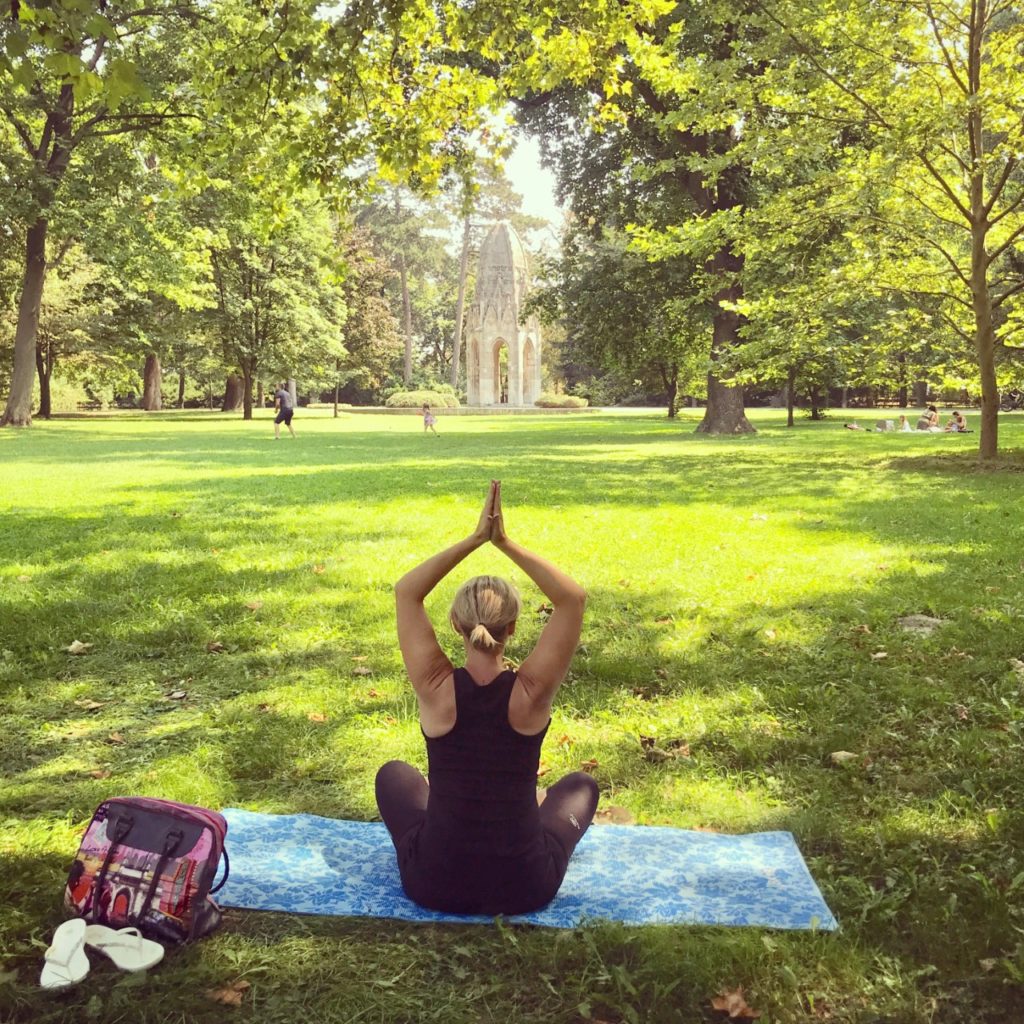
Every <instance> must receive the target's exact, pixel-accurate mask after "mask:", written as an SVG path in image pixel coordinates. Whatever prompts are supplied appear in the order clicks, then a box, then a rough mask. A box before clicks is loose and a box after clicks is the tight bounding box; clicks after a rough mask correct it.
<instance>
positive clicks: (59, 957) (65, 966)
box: [39, 917, 89, 988]
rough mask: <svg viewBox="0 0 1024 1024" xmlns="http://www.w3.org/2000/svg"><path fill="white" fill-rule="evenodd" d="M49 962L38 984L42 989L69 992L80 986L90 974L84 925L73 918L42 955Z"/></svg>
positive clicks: (59, 931)
mask: <svg viewBox="0 0 1024 1024" xmlns="http://www.w3.org/2000/svg"><path fill="white" fill-rule="evenodd" d="M43 958H44V960H45V961H46V962H45V963H44V964H43V973H42V974H40V975H39V984H40V985H42V987H43V988H67V987H68V986H69V985H77V984H78V982H80V981H81V980H82V979H83V978H84V977H85V976H86V975H87V974H88V973H89V958H88V957H87V956H86V955H85V921H83V920H82V919H81V918H80V917H73V918H72V919H71V920H70V921H65V922H64V923H63V924H62V925H60V926H59V927H58V928H57V930H56V931H55V932H54V933H53V942H52V943H51V944H50V948H49V949H48V950H47V951H46V953H45V954H43Z"/></svg>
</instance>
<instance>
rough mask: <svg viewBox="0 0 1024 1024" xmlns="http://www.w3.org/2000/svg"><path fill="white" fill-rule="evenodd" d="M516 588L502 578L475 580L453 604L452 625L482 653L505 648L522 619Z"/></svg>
mask: <svg viewBox="0 0 1024 1024" xmlns="http://www.w3.org/2000/svg"><path fill="white" fill-rule="evenodd" d="M519 609H520V601H519V594H518V592H517V591H516V588H515V587H513V586H512V584H511V583H509V582H508V580H503V579H502V578H501V577H500V576H474V577H473V579H471V580H467V581H466V582H465V583H463V584H462V586H461V587H459V589H458V591H457V592H456V594H455V600H454V601H452V608H451V612H450V615H451V620H452V625H453V626H454V627H455V629H456V630H458V632H459V633H461V634H462V635H463V636H464V637H465V638H466V639H467V640H468V641H469V642H470V644H471V645H472V646H473V647H474V648H475V649H476V650H478V651H486V652H487V653H490V652H492V651H496V650H497V649H498V648H499V647H502V646H503V645H504V643H505V641H506V639H508V630H509V627H510V626H511V625H512V623H513V622H515V621H516V619H517V618H519Z"/></svg>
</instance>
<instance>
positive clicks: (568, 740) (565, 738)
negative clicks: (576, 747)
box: [558, 732, 576, 747]
mask: <svg viewBox="0 0 1024 1024" xmlns="http://www.w3.org/2000/svg"><path fill="white" fill-rule="evenodd" d="M575 742H576V741H575V740H574V739H573V738H572V737H571V736H570V735H569V734H568V733H567V732H564V733H562V735H561V736H559V737H558V745H559V746H560V747H571V746H572V745H573V743H575Z"/></svg>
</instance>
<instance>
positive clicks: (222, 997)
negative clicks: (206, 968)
mask: <svg viewBox="0 0 1024 1024" xmlns="http://www.w3.org/2000/svg"><path fill="white" fill-rule="evenodd" d="M250 988H251V986H250V984H249V982H247V981H242V980H239V981H233V982H231V984H230V985H225V986H224V987H223V988H208V989H207V990H206V992H205V993H204V995H205V996H206V998H207V999H212V1000H213V1001H214V1002H215V1003H221V1004H223V1005H224V1006H241V1005H242V997H243V996H244V995H245V993H246V992H248V991H249V989H250Z"/></svg>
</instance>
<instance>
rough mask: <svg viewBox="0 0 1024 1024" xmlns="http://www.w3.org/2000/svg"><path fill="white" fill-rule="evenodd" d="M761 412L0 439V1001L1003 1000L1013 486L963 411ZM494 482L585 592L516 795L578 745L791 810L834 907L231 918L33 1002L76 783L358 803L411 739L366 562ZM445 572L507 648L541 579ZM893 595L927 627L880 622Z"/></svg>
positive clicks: (642, 802)
mask: <svg viewBox="0 0 1024 1024" xmlns="http://www.w3.org/2000/svg"><path fill="white" fill-rule="evenodd" d="M754 416H755V419H756V422H757V424H758V427H759V430H760V433H759V434H758V435H757V436H756V437H750V438H721V439H713V438H703V437H697V436H695V435H693V434H692V433H691V430H692V427H693V425H694V423H695V421H694V419H693V417H692V416H689V417H688V418H686V417H684V419H683V420H682V421H681V422H680V423H678V424H672V423H669V422H667V421H666V420H664V419H663V418H659V417H652V416H644V415H632V414H631V415H626V416H621V417H618V416H603V415H593V414H587V415H586V416H585V417H566V416H550V417H507V418H506V417H447V418H443V419H442V420H441V422H440V424H439V426H440V428H441V429H442V434H443V436H442V437H441V438H438V439H433V438H430V439H429V440H425V439H424V438H423V437H422V436H421V434H422V432H421V430H420V427H419V422H418V420H417V419H416V418H415V417H365V416H356V415H353V416H350V417H348V418H346V419H344V420H342V421H334V420H332V419H331V418H329V417H328V416H325V415H322V414H319V413H310V412H308V411H302V423H301V427H300V437H299V439H298V440H297V441H296V442H294V443H292V442H291V441H290V440H289V441H282V442H279V443H277V444H275V443H274V442H273V441H270V440H269V435H270V428H269V423H268V421H267V420H266V418H265V417H264V418H263V419H261V420H258V421H257V422H256V423H253V424H245V423H243V422H242V421H240V420H237V419H234V418H227V417H220V416H218V415H207V414H196V415H185V416H180V415H165V416H150V417H127V418H112V419H104V420H97V421H70V422H54V423H51V424H39V425H37V426H36V427H34V428H33V429H32V430H30V431H24V432H15V433H12V432H8V431H0V473H2V475H3V479H4V482H5V487H4V489H3V491H2V493H0V514H2V515H3V516H4V526H5V529H4V532H3V534H2V535H0V757H2V759H3V764H4V773H3V777H2V779H0V857H2V859H3V863H2V864H0V867H2V869H3V874H2V876H0V877H3V878H4V880H5V883H6V885H7V887H8V892H9V895H8V897H7V899H6V902H5V910H6V911H7V912H6V913H5V914H4V915H0V1018H2V1019H3V1020H4V1021H7V1020H8V1019H9V1020H11V1021H12V1022H14V1021H18V1022H21V1021H26V1022H27V1021H33V1022H36V1021H38V1022H41V1024H43V1022H48V1021H52V1022H57V1021H63V1022H68V1024H72V1022H73V1024H78V1022H80V1021H81V1020H83V1019H88V1020H89V1021H97V1022H102V1021H108V1020H109V1021H111V1022H113V1021H139V1022H147V1021H154V1022H156V1021H159V1022H161V1024H163V1022H165V1021H166V1022H168V1024H169V1022H170V1021H178V1020H181V1019H188V1020H190V1021H206V1020H210V1021H213V1020H221V1019H223V1015H222V1011H221V1009H220V1008H219V1007H217V1006H216V1005H215V1004H213V1003H210V1002H209V1001H208V1000H206V999H204V998H203V996H202V991H203V990H204V989H205V988H207V987H210V986H212V985H215V984H221V983H223V982H225V981H230V980H232V979H233V978H235V977H240V976H244V977H245V978H247V979H249V980H251V982H252V986H253V987H252V990H251V995H250V997H249V998H250V1000H251V1007H250V1009H249V1010H248V1011H246V1010H243V1011H242V1012H243V1014H244V1013H246V1012H248V1013H249V1017H248V1018H247V1019H253V1020H259V1021H260V1022H261V1024H264V1022H272V1021H281V1022H282V1024H284V1022H287V1024H292V1022H294V1021H295V1020H296V1019H303V1018H305V1019H309V1020H317V1021H319V1020H334V1019H337V1020H355V1019H359V1020H380V1021H395V1022H398V1021H406V1020H416V1021H425V1020H439V1021H444V1022H445V1024H451V1022H461V1021H466V1022H467V1024H468V1022H473V1024H478V1022H479V1021H481V1020H501V1021H502V1022H506V1021H508V1022H516V1021H523V1022H525V1021H530V1022H539V1021H545V1022H547V1021H555V1022H564V1024H578V1022H581V1021H583V1020H585V1019H602V1020H608V1021H615V1022H619V1021H624V1020H630V1021H634V1020H642V1021H645V1022H646V1021H651V1022H660V1021H666V1022H667V1021H678V1022H686V1024H689V1022H692V1021H694V1020H698V1019H701V1014H702V1013H703V1012H704V1010H706V1008H707V1001H708V998H709V997H710V996H711V995H713V994H714V993H715V992H716V991H717V990H718V989H719V988H721V987H730V988H732V987H735V986H737V985H741V984H742V985H743V986H744V987H745V990H746V991H747V992H748V994H749V996H750V1001H751V1005H755V1006H757V1007H759V1008H760V1009H762V1010H764V1011H765V1017H764V1018H763V1019H765V1020H771V1021H779V1022H782V1021H786V1022H793V1024H796V1022H801V1024H803V1022H806V1021H809V1020H815V1021H825V1022H834V1024H838V1022H843V1024H846V1022H854V1021H856V1022H857V1024H867V1022H876V1021H882V1020H885V1021H887V1022H894V1024H895V1022H899V1024H937V1022H938V1021H941V1022H942V1024H1004V1022H1006V1021H1010V1020H1016V1019H1018V1018H1019V1019H1024V995H1022V990H1021V980H1022V978H1024V962H1022V961H1024V953H1022V948H1024V947H1022V946H1021V945H1019V934H1020V930H1021V929H1022V928H1024V885H1022V884H1021V883H1020V882H1019V881H1017V879H1019V878H1020V877H1024V875H1022V872H1024V857H1022V854H1021V852H1020V851H1021V849H1022V848H1024V815H1022V812H1021V810H1020V808H1021V807H1022V806H1024V781H1022V777H1021V773H1020V767H1019V752H1020V742H1021V739H1022V738H1024V710H1022V708H1021V702H1020V692H1021V691H1020V687H1021V681H1020V678H1019V676H1018V674H1017V673H1016V672H1015V670H1014V669H1013V668H1012V667H1011V662H1010V659H1011V658H1024V650H1022V649H1021V646H1020V636H1021V630H1020V623H1021V619H1022V617H1024V570H1022V566H1021V554H1020V552H1021V551H1022V550H1024V523H1022V521H1021V519H1020V517H1019V516H1018V515H1017V514H1016V511H1015V510H1016V509H1018V508H1019V507H1021V498H1022V497H1024V477H1021V475H1020V474H1019V473H1012V472H1010V473H1002V472H984V473H975V472H973V471H972V470H971V468H970V467H971V462H970V459H971V458H972V456H971V455H970V454H969V450H970V448H971V447H972V439H970V438H955V437H941V438H940V437H916V436H912V435H911V436H898V435H897V436H891V437H890V436H886V435H869V436H866V437H859V436H857V435H852V434H851V433H850V432H846V431H843V430H842V429H841V428H840V427H839V426H838V425H837V423H836V422H826V423H823V424H808V423H800V424H798V426H797V427H796V428H795V429H793V430H792V431H787V430H786V429H785V428H784V427H783V426H782V421H781V419H780V416H779V414H778V413H776V412H773V411H764V412H755V413H754ZM1003 436H1004V440H1006V441H1007V442H1008V443H1009V444H1011V445H1013V444H1014V443H1016V444H1019V443H1020V440H1021V438H1022V437H1024V421H1022V420H1017V419H1015V418H1013V417H1010V418H1008V420H1007V422H1006V424H1005V426H1004V431H1003ZM55 469H57V470H59V476H57V477H56V478H57V479H59V484H56V485H55V484H54V483H53V480H54V479H55V472H54V471H55ZM492 476H494V477H501V479H502V480H503V486H504V493H505V495H506V502H507V505H508V509H507V516H508V521H509V525H510V529H512V530H513V531H514V534H515V535H516V536H517V537H519V538H520V539H522V540H523V541H524V542H525V543H527V544H529V545H531V546H534V547H536V548H537V549H538V550H540V551H541V552H542V553H544V554H545V555H548V556H549V557H551V558H553V559H554V560H555V561H556V562H558V563H559V564H561V565H564V566H566V567H567V568H568V569H569V570H570V571H571V572H573V574H574V575H575V576H576V577H577V578H579V579H580V580H581V582H583V584H584V585H585V586H586V587H587V589H588V592H589V603H588V613H587V621H586V623H585V627H584V634H583V637H582V644H581V647H580V650H579V652H578V655H577V658H576V660H575V662H574V664H573V667H572V671H571V674H570V677H569V679H568V681H567V683H566V685H565V686H564V687H563V690H562V692H561V693H560V695H559V701H558V704H557V706H556V709H555V712H554V716H553V720H552V724H551V727H550V731H549V734H548V739H547V741H546V744H545V748H544V752H543V755H542V756H543V759H544V768H545V774H544V775H543V776H542V778H541V779H540V780H539V783H540V785H542V786H544V785H549V784H550V783H551V782H553V781H554V780H556V779H557V778H559V777H561V775H563V774H564V773H566V772H569V771H573V770H576V769H577V768H579V767H580V765H581V764H583V763H587V764H588V766H589V767H590V769H591V770H592V771H593V773H594V777H595V779H596V780H597V782H598V785H599V787H600V788H601V792H602V802H603V804H604V805H606V806H610V805H618V806H622V807H625V808H626V809H627V810H629V811H630V812H631V813H632V814H633V816H634V817H635V818H636V820H637V821H638V822H639V823H641V824H642V825H673V826H677V827H687V828H691V827H692V828H712V829H718V830H723V831H730V832H740V831H751V830H760V829H788V830H791V831H793V832H794V834H795V835H796V837H797V840H798V842H799V843H800V845H801V848H802V849H803V850H804V852H805V854H806V855H807V858H808V861H809V864H810V866H811V868H812V871H813V873H814V875H815V877H816V879H817V880H818V881H819V883H820V884H821V887H822V889H823V891H824V893H825V895H826V897H827V899H828V900H829V902H830V904H831V905H832V906H833V908H834V909H835V910H836V912H837V914H838V916H839V918H840V920H841V922H842V925H843V929H842V931H841V932H840V933H838V934H836V935H831V936H814V935H772V936H769V935H765V934H763V933H761V932H758V931H742V930H741V931H737V930H725V929H685V928H657V929H655V928H652V929H623V928H617V927H614V926H597V927H591V928H587V929H583V930H581V931H579V932H576V933H566V934H565V935H558V934H554V933H550V932H542V931H533V930H523V929H510V928H505V929H503V930H500V931H499V930H495V929H475V928H470V929H467V928H450V927H449V928H430V929H420V928H413V927H409V926H404V925H397V924H394V923H391V922H388V923H386V926H385V927H381V922H375V921H346V920H338V919H322V920H321V919H311V918H297V917H293V916H288V915H260V914H248V915H246V914H241V913H232V914H229V916H228V923H227V925H226V926H225V928H224V929H223V930H221V931H220V932H219V933H217V934H216V935H215V936H213V937H212V938H210V939H209V940H206V941H204V942H203V943H202V944H200V945H198V946H196V947H195V948H193V949H189V950H185V951H180V952H177V953H175V954H174V956H172V957H169V958H168V960H167V961H166V962H165V963H164V964H163V965H162V966H161V968H160V970H159V972H156V973H154V974H153V975H152V977H147V978H144V979H140V980H139V981H135V982H132V985H133V986H137V987H122V986H123V985H124V982H123V981H122V980H121V979H117V978H116V976H115V975H114V974H112V973H103V970H102V969H101V968H99V967H98V966H97V968H96V970H95V973H96V978H95V979H93V980H90V981H88V982H87V983H86V984H85V985H84V986H83V987H82V989H81V990H78V991H76V992H75V993H71V994H69V995H67V996H64V997H60V998H59V999H58V1000H52V999H51V1000H44V999H42V998H41V997H40V996H39V994H38V992H37V990H36V989H35V988H34V972H35V971H36V970H37V968H38V956H39V949H40V945H41V944H43V945H45V942H46V941H47V939H48V934H49V932H50V931H51V930H52V928H53V926H54V925H55V924H56V922H57V921H58V920H59V918H60V913H61V912H60V891H61V885H62V876H63V873H64V871H65V870H66V866H67V862H68V859H69V858H70V856H71V854H72V853H73V851H74V848H75V845H76V842H77V839H78V836H79V835H80V833H81V829H82V828H83V826H84V823H85V822H86V821H87V820H88V817H89V815H90V814H91V813H92V810H93V809H94V807H95V806H96V804H97V803H99V801H100V800H101V799H103V797H104V796H106V795H110V794H115V793H145V794H152V795H160V796H166V797H170V798H172V799H180V800H185V801H187V802H195V803H201V804H206V805H209V806H225V805H227V804H235V805H240V806H244V807H249V808H253V809H258V810H263V811H268V812H275V813H277V812H279V813H295V812H302V813H315V814H324V815H329V816H337V817H355V818H361V819H369V818H373V817H375V814H376V809H375V805H374V798H373V778H374V774H375V771H376V768H377V767H378V766H379V765H380V764H381V763H382V762H383V761H385V760H388V759H389V758H393V757H400V758H403V759H405V760H409V761H412V762H413V763H415V764H417V765H419V766H421V767H423V766H424V763H425V758H424V751H423V743H422V737H421V735H420V731H419V727H418V723H417V719H416V706H415V701H414V699H413V697H412V695H411V692H410V690H409V687H408V684H407V682H406V681H405V678H404V675H403V671H402V665H401V659H400V658H399V656H398V651H397V647H396V640H395V634H394V606H393V597H392V593H391V585H392V583H393V581H394V579H396V578H397V576H398V575H400V574H401V573H402V572H403V571H404V570H405V569H407V568H408V567H409V566H411V565H413V564H415V563H416V561H418V560H419V559H421V558H423V557H424V556H425V555H426V554H428V553H430V552H432V551H434V550H436V549H437V548H439V547H440V546H441V545H442V544H445V543H447V542H448V541H450V540H451V539H453V538H454V537H456V536H458V535H459V534H460V533H463V532H465V531H467V530H468V529H470V528H471V526H472V524H473V522H474V521H475V516H476V512H477V504H478V502H479V501H480V500H481V498H482V495H483V491H484V487H485V486H486V482H487V480H488V479H489V478H490V477H492ZM477 572H496V573H501V574H504V575H507V576H509V577H510V578H512V579H513V580H514V581H515V582H516V583H517V585H519V586H520V587H521V589H522V591H523V597H524V614H523V616H522V620H521V622H520V624H519V629H518V631H517V640H518V647H517V649H516V650H513V651H511V652H510V653H511V654H512V655H513V656H515V655H517V654H521V652H522V651H523V650H526V649H528V648H529V646H530V644H531V643H532V641H533V640H534V639H535V638H536V636H537V634H538V632H539V630H540V629H541V627H542V625H543V622H544V616H543V615H542V614H541V613H539V612H538V611H537V608H538V605H540V603H541V601H542V597H541V595H540V594H539V593H538V592H537V590H536V588H534V587H533V586H532V584H530V583H529V581H528V580H526V579H525V578H524V577H523V574H522V573H521V572H519V571H518V570H516V569H515V568H514V567H512V566H510V565H509V564H508V562H507V561H506V560H505V559H503V558H502V556H501V555H500V554H499V553H497V552H495V551H493V550H490V549H485V550H482V551H480V552H478V553H477V554H476V555H475V556H474V557H473V559H472V561H471V562H470V563H467V564H466V565H465V566H463V567H460V571H459V572H458V573H455V574H453V576H452V578H450V579H449V580H446V581H444V583H442V585H441V586H439V587H438V589H437V592H436V594H434V595H432V596H431V598H430V600H429V602H428V608H429V611H430V613H431V615H432V616H433V617H434V619H435V621H437V622H438V623H439V624H443V623H444V622H445V621H446V615H447V608H448V604H449V602H450V600H451V597H452V595H453V593H454V590H455V588H456V586H457V585H458V583H459V582H460V581H461V579H462V578H463V577H464V576H467V575H470V574H473V573H477ZM19 577H28V579H27V580H25V579H20V578H19ZM914 612H923V613H927V614H931V615H936V616H938V617H940V618H941V619H942V620H943V624H942V626H941V627H940V628H939V629H937V630H936V631H935V633H933V634H932V635H930V636H916V635H913V634H908V633H905V632H904V631H903V630H902V629H901V628H900V627H899V625H898V622H897V619H898V617H899V616H901V615H906V614H909V613H914ZM74 639H78V640H80V641H83V642H87V643H91V644H93V647H92V648H91V649H90V651H89V653H88V654H86V655H84V656H80V657H75V656H72V655H69V654H68V653H67V652H66V651H65V650H64V648H66V647H67V645H68V644H69V643H70V642H71V641H72V640H74ZM441 639H442V644H443V645H444V646H445V648H446V650H448V652H449V653H450V654H451V655H452V657H457V656H458V655H459V653H460V650H459V644H458V643H457V642H456V638H455V637H454V635H453V634H452V633H451V632H450V631H448V630H447V629H445V628H444V627H443V625H442V632H441ZM210 645H213V649H211V646H210ZM181 691H183V692H184V693H185V696H184V697H179V698H172V697H171V696H170V695H171V694H173V693H176V692H181ZM89 702H94V703H97V704H99V705H100V706H99V707H90V706H89ZM112 736H115V737H118V738H119V741H116V740H114V739H111V737H112ZM652 748H656V751H657V752H656V753H652V752H651V750H652ZM836 750H849V751H851V752H853V753H854V754H855V755H856V759H855V760H854V761H853V762H851V763H849V764H848V765H845V766H842V767H839V766H836V765H834V764H833V763H832V762H831V761H830V758H829V755H830V753H832V752H833V751H836ZM106 772H109V775H105V774H104V773H106ZM97 776H99V777H97ZM980 961H986V962H989V961H991V962H992V963H993V964H994V966H992V967H991V968H990V969H988V970H984V969H982V968H980V967H978V963H979V962H980ZM5 971H6V972H13V977H12V976H11V974H6V973H4V972H5ZM2 979H7V980H2ZM584 1010H586V1012H584ZM83 1014H84V1015H85V1016H83Z"/></svg>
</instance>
